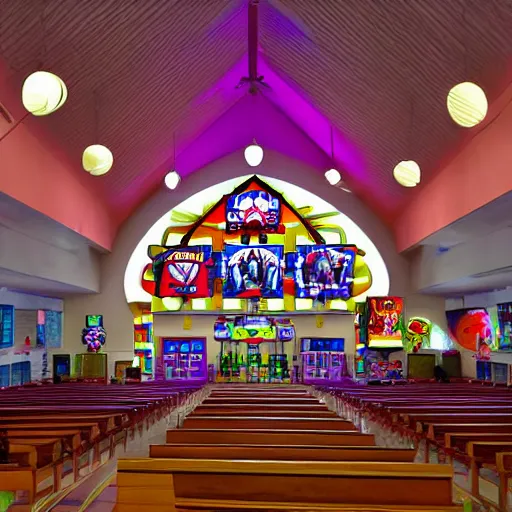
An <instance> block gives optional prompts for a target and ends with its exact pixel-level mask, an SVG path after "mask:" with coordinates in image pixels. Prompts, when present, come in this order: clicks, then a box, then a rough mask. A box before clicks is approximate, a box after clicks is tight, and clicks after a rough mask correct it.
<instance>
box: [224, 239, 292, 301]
mask: <svg viewBox="0 0 512 512" xmlns="http://www.w3.org/2000/svg"><path fill="white" fill-rule="evenodd" d="M224 257H225V265H224V272H225V278H224V285H223V288H222V295H223V297H225V298H251V297H263V298H282V297H283V269H282V262H283V246H281V245H266V246H245V245H226V248H225V252H224Z"/></svg>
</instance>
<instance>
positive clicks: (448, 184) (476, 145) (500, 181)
mask: <svg viewBox="0 0 512 512" xmlns="http://www.w3.org/2000/svg"><path fill="white" fill-rule="evenodd" d="M488 119H489V121H488V124H487V125H486V126H484V127H483V128H482V129H481V131H480V132H479V133H478V134H477V135H476V136H475V137H474V139H473V140H471V142H469V143H468V144H467V145H466V147H465V148H464V149H463V150H462V151H461V152H460V153H459V154H458V155H457V156H456V157H455V158H454V159H453V160H452V161H451V162H450V163H449V164H448V165H446V167H444V168H443V169H442V170H441V171H440V172H439V173H438V174H437V175H436V176H435V177H434V178H433V179H432V180H431V181H430V182H429V183H427V184H426V185H425V186H424V187H422V189H421V190H419V192H418V194H417V195H416V196H415V197H414V199H413V200H412V201H411V203H410V204H409V205H408V206H407V207H406V208H405V209H404V210H403V212H402V214H401V216H400V217H399V218H398V220H397V221H396V223H395V226H394V230H395V238H396V243H397V249H398V251H399V252H401V251H404V250H406V249H408V248H410V247H412V246H414V245H415V244H417V243H419V242H421V240H423V239H424V238H426V237H427V236H428V235H430V234H432V233H435V232H436V231H438V230H440V229H442V228H444V227H445V226H448V225H449V224H451V223H453V222H455V221H456V220H457V219H460V218H461V217H464V216H465V215H467V214H468V213H471V212H472V211H474V210H476V209H478V208H480V207H482V206H484V205H485V204H487V203H488V202H490V201H492V200H494V199H496V198H498V197H499V196H501V195H503V194H505V193H506V192H508V191H510V190H512V139H511V134H512V87H509V88H508V90H507V91H505V93H504V94H503V95H502V97H501V98H500V99H499V101H498V102H496V104H494V105H493V108H492V109H490V112H489V114H488Z"/></svg>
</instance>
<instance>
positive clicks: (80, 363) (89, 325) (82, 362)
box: [75, 315, 108, 384]
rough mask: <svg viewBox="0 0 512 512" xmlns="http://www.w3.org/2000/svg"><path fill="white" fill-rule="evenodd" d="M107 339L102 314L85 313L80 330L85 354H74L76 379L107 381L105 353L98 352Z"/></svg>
mask: <svg viewBox="0 0 512 512" xmlns="http://www.w3.org/2000/svg"><path fill="white" fill-rule="evenodd" d="M106 340H107V332H106V331H105V329H104V327H103V315H87V316H86V317H85V328H84V329H83V330H82V343H83V344H84V345H87V352H86V353H85V354H77V355H76V356H75V373H76V378H77V379H78V380H83V381H85V382H97V383H101V384H107V383H108V364H107V354H103V353H100V350H101V348H102V347H103V345H105V342H106Z"/></svg>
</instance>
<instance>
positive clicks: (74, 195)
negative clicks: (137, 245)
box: [0, 62, 115, 250]
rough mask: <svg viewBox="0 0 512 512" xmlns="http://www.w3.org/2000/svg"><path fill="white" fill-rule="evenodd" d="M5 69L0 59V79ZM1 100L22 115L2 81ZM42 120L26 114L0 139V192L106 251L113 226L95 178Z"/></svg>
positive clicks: (113, 231) (20, 107) (18, 114)
mask: <svg viewBox="0 0 512 512" xmlns="http://www.w3.org/2000/svg"><path fill="white" fill-rule="evenodd" d="M6 71H7V70H5V69H3V68H2V63H1V62H0V77H1V76H3V77H5V76H8V75H7V73H6ZM0 101H1V102H2V104H4V105H5V106H6V107H7V108H8V109H9V111H10V113H11V114H12V116H13V117H14V120H15V121H16V120H19V119H20V118H21V117H22V116H23V115H24V110H23V108H22V106H21V102H20V99H19V97H18V95H17V94H15V93H14V91H12V89H11V88H10V87H9V83H8V82H5V81H4V82H0ZM55 115H58V113H57V114H55ZM45 123H47V120H46V119H45V118H33V117H31V116H30V117H27V118H25V119H24V120H23V122H22V123H20V124H19V125H18V126H17V127H16V128H15V129H14V130H12V131H11V133H9V134H8V135H7V136H6V138H5V139H4V140H2V141H1V142H0V175H1V180H0V191H1V192H4V193H5V194H8V195H9V196H11V197H13V198H15V199H17V200H18V201H21V202H22V203H24V204H26V205H28V206H30V207H31V208H34V209H35V210H38V211H40V212H41V213H44V214H45V215H47V216H48V217H51V218H52V219H54V220H56V221H57V222H60V223H61V224H63V225H64V226H67V227H69V228H71V229H72V230H74V231H76V232H77V233H80V234H81V235H83V236H84V237H86V238H88V239H89V240H91V241H93V242H95V243H96V244H97V245H99V246H100V247H102V248H104V249H107V250H110V249H111V248H112V244H113V241H114V236H115V226H114V224H113V222H112V220H111V215H110V212H109V211H108V207H107V206H106V204H105V202H104V201H103V200H102V198H101V197H100V195H99V193H98V192H97V191H96V190H95V186H94V183H93V181H92V180H93V179H94V178H91V177H88V176H87V175H86V173H85V171H83V170H82V169H81V163H80V162H71V161H70V160H69V158H68V156H67V155H66V154H65V153H64V151H63V150H62V149H61V148H60V147H59V146H58V144H57V143H54V142H53V141H52V140H51V139H50V137H49V136H48V134H47V133H46V132H45V128H44V125H45Z"/></svg>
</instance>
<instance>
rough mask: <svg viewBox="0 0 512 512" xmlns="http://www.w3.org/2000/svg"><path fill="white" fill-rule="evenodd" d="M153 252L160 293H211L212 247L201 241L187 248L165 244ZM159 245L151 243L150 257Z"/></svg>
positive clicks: (165, 294)
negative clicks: (156, 251)
mask: <svg viewBox="0 0 512 512" xmlns="http://www.w3.org/2000/svg"><path fill="white" fill-rule="evenodd" d="M161 249H163V252H160V254H158V255H156V256H153V273H154V276H155V281H156V287H155V295H156V296H157V297H182V296H187V297H196V298H199V297H210V296H211V295H212V281H213V277H214V276H213V275H210V273H211V272H210V270H213V271H214V269H213V267H214V262H213V258H212V247H211V246H207V245H198V246H192V247H187V248H179V249H177V248H175V247H169V248H165V247H161ZM152 251H155V246H150V257H151V253H152Z"/></svg>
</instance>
